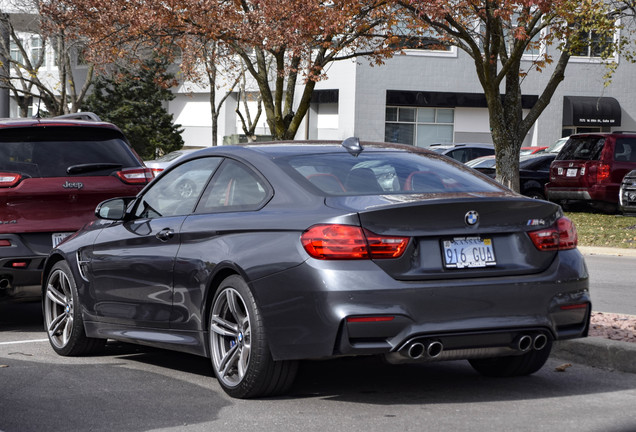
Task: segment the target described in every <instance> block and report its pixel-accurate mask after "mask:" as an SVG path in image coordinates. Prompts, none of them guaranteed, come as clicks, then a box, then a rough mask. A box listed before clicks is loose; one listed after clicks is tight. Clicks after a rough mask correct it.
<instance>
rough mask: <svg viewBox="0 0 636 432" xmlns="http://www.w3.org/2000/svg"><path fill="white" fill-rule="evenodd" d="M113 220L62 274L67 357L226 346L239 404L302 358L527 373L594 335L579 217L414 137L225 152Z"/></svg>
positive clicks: (224, 375) (273, 385)
mask: <svg viewBox="0 0 636 432" xmlns="http://www.w3.org/2000/svg"><path fill="white" fill-rule="evenodd" d="M192 171H201V172H203V171H205V172H207V177H208V180H207V181H206V182H205V187H204V188H203V189H202V190H200V191H198V192H197V193H196V194H195V195H194V196H191V197H189V198H188V199H183V198H182V197H181V196H180V195H179V194H178V192H177V191H175V190H174V188H173V187H172V186H174V185H175V184H176V183H177V182H178V181H179V179H180V178H181V177H182V176H183V174H184V173H186V172H192ZM389 175H390V176H391V177H392V180H391V181H388V180H387V179H388V178H389ZM96 215H97V216H98V218H99V219H97V220H96V221H94V222H93V223H91V224H90V225H88V226H86V227H85V228H84V229H83V230H82V231H80V232H79V233H78V234H77V235H76V236H74V237H72V238H71V239H69V240H67V241H66V242H64V243H62V244H60V245H59V246H58V247H57V248H56V249H55V250H53V251H52V252H51V254H50V256H49V258H48V260H47V262H46V264H45V266H44V279H43V280H44V283H43V287H42V289H43V290H44V292H45V294H46V295H45V302H44V320H45V325H46V329H47V334H48V337H49V340H50V342H51V345H52V347H53V349H54V350H55V351H56V352H57V353H59V354H61V355H66V356H70V355H80V354H87V353H91V352H95V351H98V350H99V349H101V347H103V345H104V343H105V342H106V339H117V340H122V341H127V342H133V343H140V344H146V345H152V346H157V347H162V348H168V349H172V350H177V351H183V352H188V353H193V354H197V355H202V356H207V357H209V358H211V362H212V366H213V370H214V373H215V375H216V377H217V379H218V381H219V384H220V385H221V387H222V388H223V389H224V390H225V391H226V392H227V393H228V394H229V395H231V396H233V397H240V398H246V397H255V396H267V395H274V394H280V393H283V392H285V391H286V390H287V389H288V388H289V387H290V385H291V384H292V382H293V380H294V375H295V373H296V370H297V365H298V360H301V359H326V358H332V357H340V356H361V355H376V356H383V357H384V358H386V359H387V360H388V361H389V362H393V363H404V362H427V361H435V360H453V359H467V360H469V361H470V364H471V365H472V366H473V367H474V368H475V369H476V370H477V371H479V372H480V373H482V374H484V375H488V376H516V375H527V374H531V373H533V372H535V371H537V370H539V369H540V368H541V367H542V366H543V364H544V363H545V361H546V359H547V358H548V356H549V354H550V350H551V346H552V342H553V341H555V340H560V339H570V338H578V337H583V336H585V335H587V332H588V326H589V317H590V311H591V303H590V296H589V292H588V275H587V271H586V267H585V265H584V261H583V257H582V255H581V254H580V253H579V251H578V250H577V248H576V246H577V234H576V228H575V227H574V225H573V224H572V222H571V221H570V220H569V219H568V218H566V217H564V216H563V213H562V211H561V208H560V207H559V206H557V205H556V204H554V203H550V202H547V201H538V200H532V199H529V198H526V197H523V196H520V195H518V194H515V193H512V192H511V191H510V190H508V189H506V188H504V187H502V186H501V185H499V184H498V183H496V182H495V181H493V180H491V179H489V178H487V177H486V176H482V175H479V174H477V173H475V172H474V171H473V170H472V169H470V168H468V167H466V166H464V165H463V164H460V163H458V162H457V161H454V160H452V159H450V158H447V157H445V156H442V155H439V154H436V153H434V152H430V151H428V150H424V149H419V148H417V147H413V146H401V145H394V144H371V143H369V144H366V143H363V144H362V145H361V144H360V143H359V141H358V140H357V139H355V138H350V139H347V140H345V141H344V142H343V143H342V145H340V143H335V142H316V143H311V142H299V143H292V142H286V143H270V144H264V143H261V144H250V145H241V146H222V147H215V148H209V149H205V150H201V151H199V152H196V153H192V154H190V155H189V156H188V157H187V158H184V159H183V160H181V161H179V162H178V163H176V164H174V165H171V166H170V167H169V168H167V169H166V170H165V171H164V172H163V173H162V174H161V175H160V176H159V177H157V178H156V179H155V180H154V181H153V182H152V183H151V184H150V185H148V187H147V188H146V189H144V190H143V191H142V192H141V193H139V194H138V195H137V196H136V197H130V198H115V199H110V200H107V201H105V202H103V203H101V204H100V205H99V206H98V208H97V209H96Z"/></svg>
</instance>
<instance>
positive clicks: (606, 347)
mask: <svg viewBox="0 0 636 432" xmlns="http://www.w3.org/2000/svg"><path fill="white" fill-rule="evenodd" d="M579 250H580V251H581V253H582V254H583V255H611V256H629V257H636V249H623V248H604V247H589V246H579ZM635 295H636V294H635ZM552 356H554V357H556V358H558V359H561V360H565V361H569V362H572V363H580V364H584V365H587V366H593V367H598V368H603V369H611V370H616V371H620V372H629V373H636V343H631V342H620V341H615V340H610V339H605V338H601V337H588V338H584V339H574V340H567V341H558V342H555V344H554V346H553V348H552Z"/></svg>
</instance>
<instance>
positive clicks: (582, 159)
mask: <svg viewBox="0 0 636 432" xmlns="http://www.w3.org/2000/svg"><path fill="white" fill-rule="evenodd" d="M633 169H636V134H635V133H620V132H613V133H591V134H579V135H572V136H571V137H570V139H569V140H568V141H567V142H566V143H565V145H564V146H563V148H562V149H561V151H560V152H559V154H558V155H557V157H556V158H555V160H554V162H553V163H552V166H551V168H550V182H549V183H548V184H546V186H545V191H546V194H547V197H548V199H549V200H550V201H555V202H560V203H567V202H568V201H584V202H587V203H590V204H592V205H593V206H595V207H597V208H599V209H601V210H604V211H608V212H614V211H616V209H617V207H618V203H619V195H618V190H619V187H620V184H621V181H622V180H623V177H624V176H625V174H627V173H628V172H629V171H631V170H633Z"/></svg>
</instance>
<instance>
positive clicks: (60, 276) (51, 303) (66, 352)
mask: <svg viewBox="0 0 636 432" xmlns="http://www.w3.org/2000/svg"><path fill="white" fill-rule="evenodd" d="M42 301H43V302H44V307H43V309H44V325H45V329H46V333H47V335H48V338H49V342H50V343H51V346H52V347H53V350H54V351H55V352H56V353H58V354H59V355H62V356H80V355H87V354H94V353H96V352H98V351H99V350H101V349H102V348H103V347H104V345H105V344H106V339H94V338H89V337H86V332H85V331H84V320H83V319H82V313H81V310H80V307H79V297H78V293H77V285H76V284H75V278H74V277H73V274H72V273H71V270H70V268H69V266H68V264H67V263H66V261H60V262H58V263H57V264H55V265H54V266H53V268H52V269H51V273H50V274H49V276H48V278H47V281H46V291H45V293H44V298H43V300H42Z"/></svg>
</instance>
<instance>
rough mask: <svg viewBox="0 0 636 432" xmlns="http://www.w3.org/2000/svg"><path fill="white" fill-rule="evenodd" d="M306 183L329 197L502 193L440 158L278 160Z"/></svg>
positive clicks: (373, 155) (383, 155)
mask: <svg viewBox="0 0 636 432" xmlns="http://www.w3.org/2000/svg"><path fill="white" fill-rule="evenodd" d="M277 163H278V164H280V165H282V166H283V168H284V169H286V170H287V171H288V172H290V173H291V174H292V175H293V176H295V177H296V178H298V179H299V180H300V181H301V182H302V183H305V184H307V183H311V184H312V185H313V186H315V187H317V188H318V189H320V190H321V191H322V192H324V193H325V194H327V195H365V194H382V195H391V194H404V193H445V192H494V191H500V190H501V189H500V187H499V186H498V185H496V184H495V183H493V182H490V181H489V180H487V179H485V178H482V177H481V176H477V175H475V174H474V173H473V171H472V170H470V169H469V168H465V167H464V166H463V165H459V164H456V163H453V162H449V161H448V159H447V158H445V157H443V156H437V155H423V154H417V153H396V152H387V153H384V152H370V153H367V154H360V155H359V156H358V157H355V158H354V157H351V156H350V155H344V154H342V153H337V154H336V153H327V154H311V155H302V156H292V157H288V158H282V159H278V160H277Z"/></svg>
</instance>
